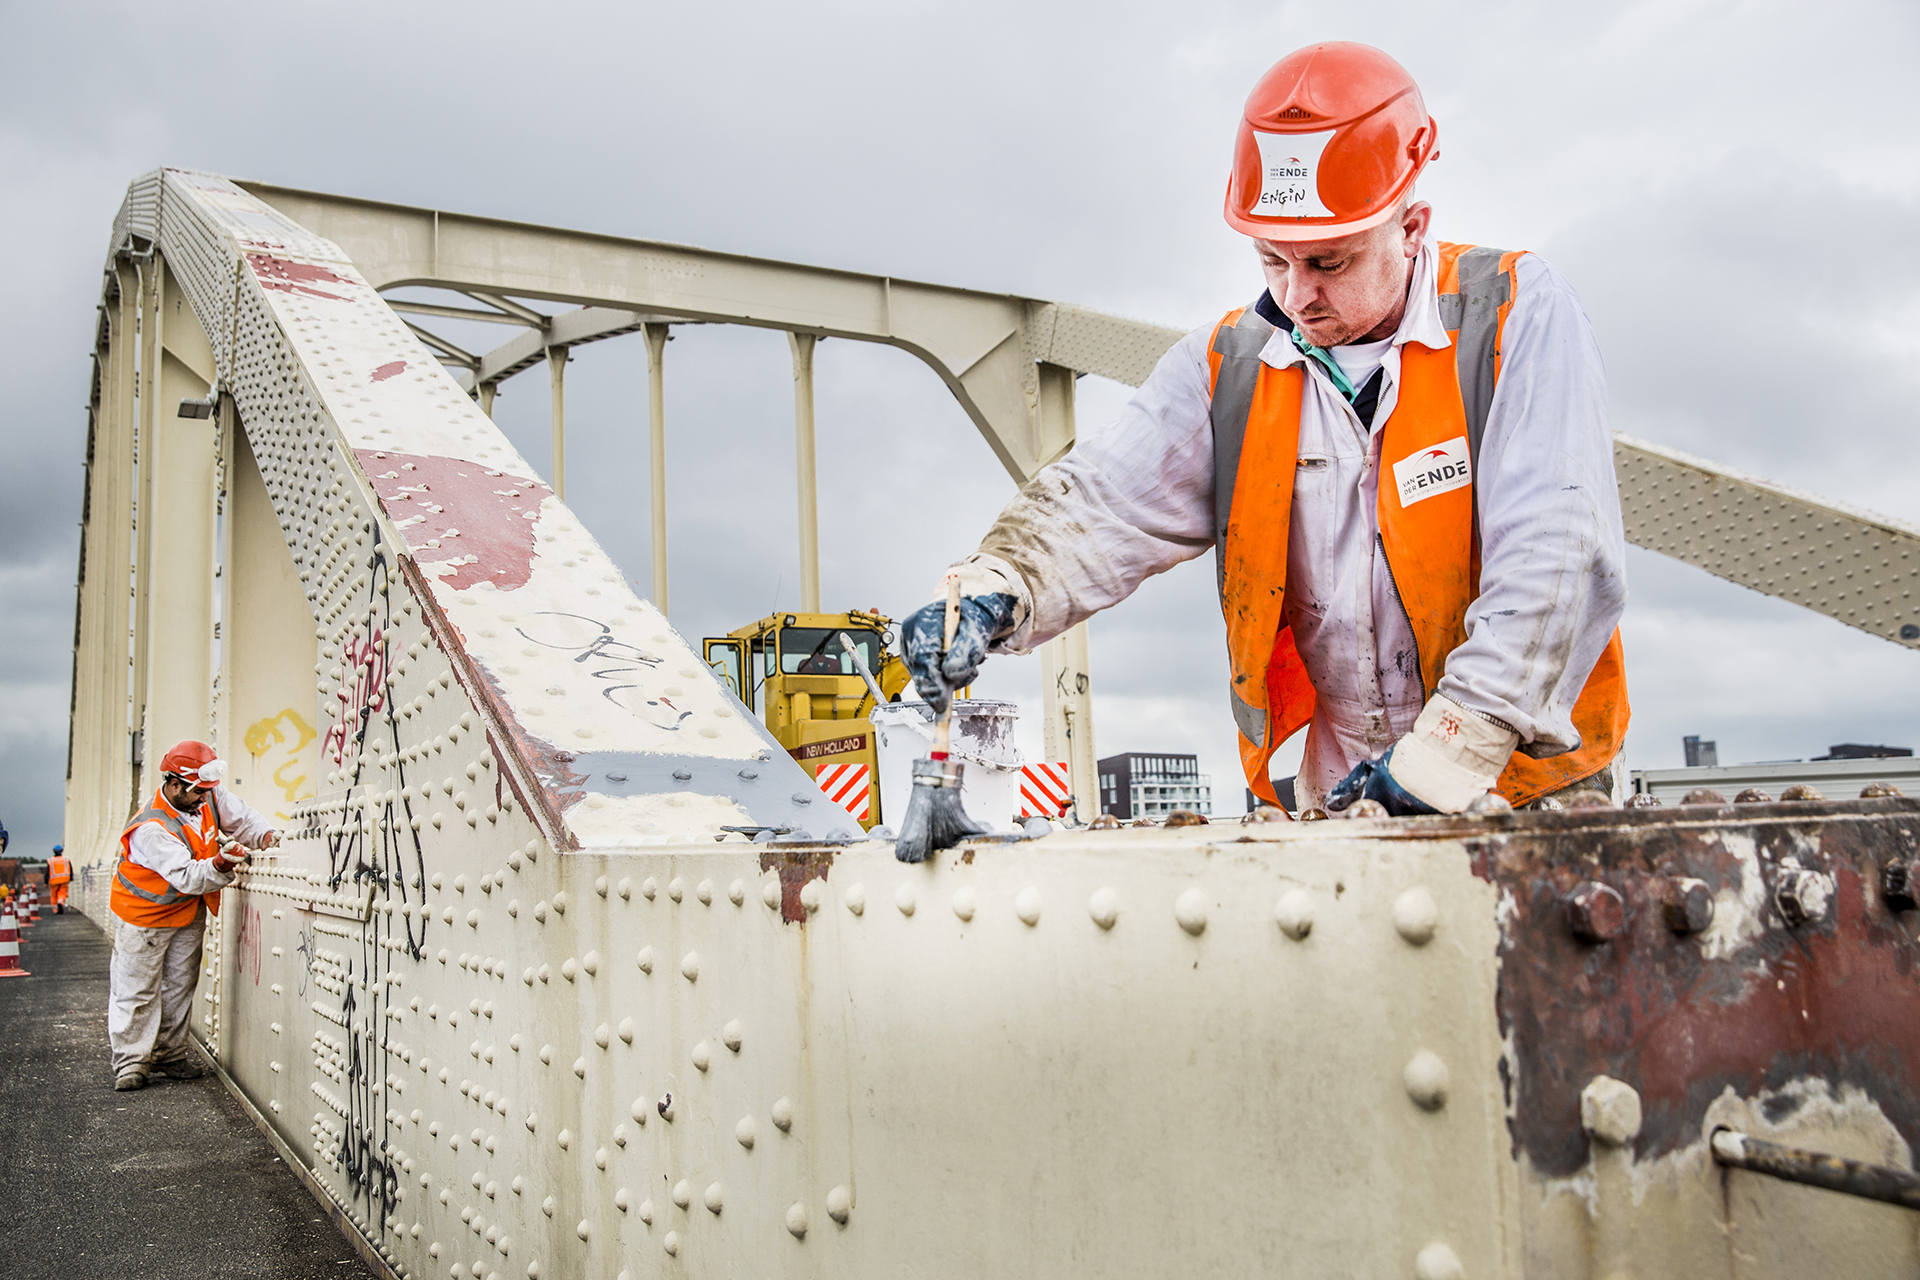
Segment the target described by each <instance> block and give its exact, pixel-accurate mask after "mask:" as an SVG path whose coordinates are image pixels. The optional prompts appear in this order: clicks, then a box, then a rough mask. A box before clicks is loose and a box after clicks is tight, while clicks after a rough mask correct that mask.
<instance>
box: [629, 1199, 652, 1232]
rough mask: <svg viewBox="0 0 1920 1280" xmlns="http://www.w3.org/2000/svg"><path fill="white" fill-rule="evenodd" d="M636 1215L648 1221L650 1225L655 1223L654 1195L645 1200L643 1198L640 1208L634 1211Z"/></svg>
mask: <svg viewBox="0 0 1920 1280" xmlns="http://www.w3.org/2000/svg"><path fill="white" fill-rule="evenodd" d="M634 1217H636V1218H638V1219H640V1221H642V1222H644V1223H646V1224H647V1225H648V1226H652V1225H653V1197H652V1196H648V1197H647V1198H646V1199H645V1200H642V1201H641V1202H640V1207H639V1209H637V1210H635V1211H634Z"/></svg>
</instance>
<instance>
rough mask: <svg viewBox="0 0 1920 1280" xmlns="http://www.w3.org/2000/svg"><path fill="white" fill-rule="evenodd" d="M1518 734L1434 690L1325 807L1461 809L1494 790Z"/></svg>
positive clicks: (1398, 812)
mask: <svg viewBox="0 0 1920 1280" xmlns="http://www.w3.org/2000/svg"><path fill="white" fill-rule="evenodd" d="M1519 741H1520V735H1519V734H1517V733H1515V732H1514V731H1513V730H1511V729H1509V728H1507V726H1506V725H1504V724H1501V723H1499V722H1497V721H1494V720H1489V719H1486V718H1485V717H1483V716H1477V715H1475V714H1473V713H1472V712H1471V711H1468V710H1467V709H1466V708H1465V707H1462V706H1461V705H1460V704H1459V703H1457V702H1455V701H1454V700H1453V699H1451V698H1448V697H1446V696H1445V695H1443V694H1437V693H1436V694H1435V695H1433V697H1431V698H1429V699H1428V700H1427V705H1426V706H1425V707H1423V708H1421V710H1420V718H1419V719H1417V720H1415V721H1414V722H1413V728H1412V730H1411V731H1409V732H1408V733H1407V734H1406V735H1405V736H1404V737H1402V738H1401V739H1400V741H1398V742H1396V743H1394V744H1393V745H1392V746H1391V747H1389V748H1387V750H1386V753H1385V754H1383V755H1382V756H1381V757H1380V758H1379V759H1378V760H1363V761H1361V762H1360V763H1359V764H1357V765H1355V766H1354V767H1353V771H1352V772H1351V773H1349V774H1348V775H1347V776H1346V777H1344V778H1342V779H1341V780H1340V783H1339V785H1337V786H1336V787H1334V789H1333V790H1332V791H1330V792H1328V793H1327V808H1329V809H1333V810H1336V811H1338V810H1341V809H1345V808H1347V807H1348V806H1349V805H1351V804H1353V803H1354V802H1355V801H1357V800H1363V799H1364V800H1378V801H1379V802H1380V803H1381V804H1383V805H1385V806H1386V808H1387V812H1388V813H1389V814H1392V815H1393V816H1394V817H1403V816H1405V815H1407V814H1417V813H1459V812H1461V811H1462V810H1464V809H1465V808H1466V807H1467V806H1468V805H1470V804H1472V803H1473V802H1474V801H1475V800H1477V799H1479V798H1480V797H1481V796H1483V795H1485V794H1486V793H1487V792H1489V791H1491V790H1492V789H1493V785H1494V783H1496V782H1498V781H1499V780H1500V771H1501V770H1503V769H1505V768H1506V767H1507V760H1508V759H1509V758H1510V757H1511V756H1512V755H1513V748H1514V746H1515V744H1517V743H1518V742H1519Z"/></svg>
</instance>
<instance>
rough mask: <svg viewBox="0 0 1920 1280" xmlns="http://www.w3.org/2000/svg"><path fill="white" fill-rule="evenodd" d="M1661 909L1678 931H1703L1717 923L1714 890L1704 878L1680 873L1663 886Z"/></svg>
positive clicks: (1674, 929) (1673, 927)
mask: <svg viewBox="0 0 1920 1280" xmlns="http://www.w3.org/2000/svg"><path fill="white" fill-rule="evenodd" d="M1660 911H1661V914H1662V915H1663V916H1664V917H1665V918H1666V921H1667V928H1669V929H1671V930H1673V931H1674V932H1675V933H1703V932H1705V931H1706V928H1707V926H1708V925H1710V924H1712V923H1713V890H1712V889H1710V888H1708V887H1707V883H1706V881H1704V880H1695V879H1692V878H1691V877H1687V876H1676V877H1674V878H1673V879H1671V880H1668V881H1667V883H1666V885H1665V887H1664V888H1663V889H1662V890H1661V894H1660Z"/></svg>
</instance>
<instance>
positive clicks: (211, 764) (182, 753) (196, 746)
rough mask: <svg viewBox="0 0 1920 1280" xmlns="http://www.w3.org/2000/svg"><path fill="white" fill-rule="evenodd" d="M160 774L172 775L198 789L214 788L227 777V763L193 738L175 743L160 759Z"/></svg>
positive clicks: (204, 744)
mask: <svg viewBox="0 0 1920 1280" xmlns="http://www.w3.org/2000/svg"><path fill="white" fill-rule="evenodd" d="M160 772H162V773H170V774H172V775H173V776H174V777H176V778H181V779H184V780H185V781H187V782H190V783H192V784H193V785H194V786H196V787H212V786H215V785H217V784H218V783H220V782H221V781H223V780H224V779H225V778H226V776H227V762H226V761H225V760H222V759H221V758H220V757H219V756H217V755H215V754H214V750H213V748H212V747H210V746H208V745H207V744H206V743H204V742H196V741H194V740H193V739H192V738H188V739H186V740H185V741H184V742H179V743H175V744H174V747H173V749H172V750H171V751H169V752H167V754H166V755H164V756H162V757H161V758H160Z"/></svg>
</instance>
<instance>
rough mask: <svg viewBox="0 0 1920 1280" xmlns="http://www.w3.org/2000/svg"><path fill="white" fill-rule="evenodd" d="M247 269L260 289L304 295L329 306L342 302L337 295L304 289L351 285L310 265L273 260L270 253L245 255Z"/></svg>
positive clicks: (331, 273)
mask: <svg viewBox="0 0 1920 1280" xmlns="http://www.w3.org/2000/svg"><path fill="white" fill-rule="evenodd" d="M247 265H248V266H250V267H252V268H253V274H254V276H255V278H257V279H258V280H259V281H260V287H261V288H263V289H273V290H277V291H278V292H280V293H304V294H307V295H309V296H311V297H315V298H326V299H327V300H329V301H331V302H344V301H345V299H344V298H342V297H341V296H340V295H339V294H337V293H328V292H327V291H326V290H324V289H313V288H309V287H308V286H309V285H314V284H351V283H353V282H352V281H351V280H347V279H345V278H344V277H341V276H337V275H335V274H334V273H333V272H331V271H329V270H327V269H326V268H325V267H322V266H317V265H315V264H314V263H311V262H294V261H292V260H291V259H288V258H276V257H274V256H273V255H272V254H270V253H250V254H248V255H247Z"/></svg>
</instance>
